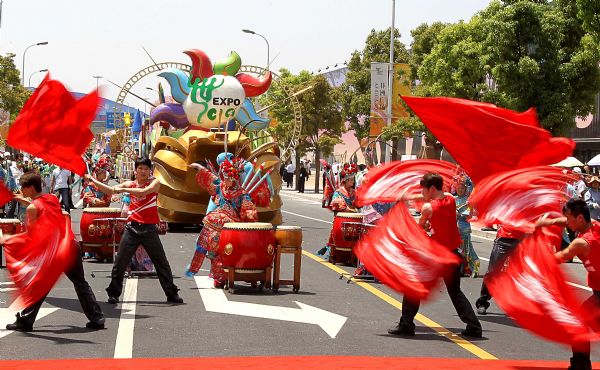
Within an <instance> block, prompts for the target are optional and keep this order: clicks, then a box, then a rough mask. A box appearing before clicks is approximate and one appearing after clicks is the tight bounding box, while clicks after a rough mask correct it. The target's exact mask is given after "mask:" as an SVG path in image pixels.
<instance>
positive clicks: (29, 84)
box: [27, 69, 48, 87]
mask: <svg viewBox="0 0 600 370" xmlns="http://www.w3.org/2000/svg"><path fill="white" fill-rule="evenodd" d="M40 72H48V70H47V69H40V70H39V71H35V72H33V73H32V74H30V75H29V83H28V84H27V86H29V87H31V76H33V75H34V74H36V73H40Z"/></svg>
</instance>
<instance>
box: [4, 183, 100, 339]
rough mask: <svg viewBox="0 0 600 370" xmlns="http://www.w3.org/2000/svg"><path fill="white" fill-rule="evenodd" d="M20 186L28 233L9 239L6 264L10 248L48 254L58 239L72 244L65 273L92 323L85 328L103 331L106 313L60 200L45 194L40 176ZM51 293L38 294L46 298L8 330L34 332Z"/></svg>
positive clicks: (24, 310) (34, 267) (7, 326)
mask: <svg viewBox="0 0 600 370" xmlns="http://www.w3.org/2000/svg"><path fill="white" fill-rule="evenodd" d="M19 183H20V185H21V192H22V195H20V194H19V195H17V196H16V199H17V200H18V201H19V202H21V203H24V204H26V205H27V210H26V223H27V230H28V231H27V232H26V233H24V234H17V235H14V236H12V237H11V238H9V239H8V240H6V248H7V264H8V262H9V259H12V258H10V257H9V253H8V251H9V250H10V249H14V248H17V249H18V250H19V251H20V252H22V251H23V250H24V249H26V248H36V247H41V248H45V250H46V253H49V249H50V244H51V243H56V242H57V241H59V240H65V241H66V242H70V243H69V244H70V246H71V247H72V248H74V249H77V250H76V251H74V253H72V257H71V258H73V261H72V263H70V264H69V267H68V269H67V270H66V271H65V274H66V275H67V277H68V278H69V280H71V282H72V283H73V287H74V288H75V292H76V293H77V298H79V303H80V304H81V308H82V309H83V312H84V313H85V315H86V317H87V318H88V320H89V322H88V323H87V324H86V325H85V326H86V327H87V328H88V329H94V330H98V329H103V328H104V323H105V319H104V314H103V313H102V309H101V308H100V305H98V302H97V301H96V296H95V295H94V291H93V290H92V288H91V287H90V285H89V284H88V282H87V281H86V280H85V275H84V272H83V264H82V262H81V252H80V251H79V248H78V247H77V245H76V242H75V238H74V235H73V233H72V232H71V230H70V229H69V228H67V227H66V220H65V216H64V215H63V213H62V209H61V205H60V203H59V202H58V198H57V197H56V196H55V195H54V194H42V178H41V177H40V175H39V174H37V173H26V174H24V175H23V176H21V178H20V179H19ZM23 196H24V197H27V198H30V199H32V201H31V202H29V201H28V200H26V199H25V198H23ZM40 228H42V229H40ZM34 231H35V232H37V233H38V235H42V237H43V240H41V239H42V238H36V237H35V236H32V234H33V233H34ZM40 260H43V259H40ZM38 261H39V260H36V261H35V262H38ZM12 264H14V265H21V264H22V261H20V260H17V261H11V265H12ZM10 268H11V266H9V269H10ZM21 268H22V270H21V272H23V273H24V274H25V273H26V272H24V270H28V271H31V270H35V269H44V268H49V267H48V266H46V265H42V266H35V265H33V264H31V265H28V266H27V267H25V268H23V267H22V266H21ZM34 275H35V274H34ZM21 277H23V276H21ZM52 284H53V282H52ZM50 288H51V286H49V287H48V290H49V289H50ZM48 290H44V291H42V292H39V294H40V295H42V296H43V297H42V299H40V300H38V301H37V302H35V303H33V304H30V305H28V306H27V307H26V308H25V309H23V311H21V312H20V313H17V320H16V321H15V322H14V323H13V324H8V325H6V329H7V330H18V331H31V330H33V323H34V322H35V319H36V317H37V314H38V312H39V311H40V308H41V307H42V304H43V303H44V299H45V298H46V297H45V295H46V294H47V293H48Z"/></svg>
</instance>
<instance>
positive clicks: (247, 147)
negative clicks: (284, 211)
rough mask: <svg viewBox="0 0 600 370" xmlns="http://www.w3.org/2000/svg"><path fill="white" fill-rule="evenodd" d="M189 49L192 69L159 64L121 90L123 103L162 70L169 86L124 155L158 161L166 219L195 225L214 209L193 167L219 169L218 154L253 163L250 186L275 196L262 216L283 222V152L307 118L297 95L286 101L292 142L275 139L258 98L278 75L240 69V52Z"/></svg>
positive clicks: (260, 209) (262, 207)
mask: <svg viewBox="0 0 600 370" xmlns="http://www.w3.org/2000/svg"><path fill="white" fill-rule="evenodd" d="M184 53H185V54H186V55H188V56H189V57H190V59H191V62H192V65H191V66H190V65H187V64H182V63H176V62H168V63H155V64H153V65H151V66H149V67H147V68H145V69H143V70H141V71H139V72H138V73H137V74H136V75H134V76H132V77H131V78H130V79H129V81H128V82H127V83H126V84H125V85H124V86H123V87H122V88H121V91H120V93H119V96H118V98H117V102H121V101H124V100H125V97H126V96H127V94H130V93H131V94H133V93H132V92H130V89H131V87H133V85H135V84H136V83H137V82H138V81H139V80H141V79H142V78H143V77H144V76H146V75H150V74H156V73H158V76H160V77H162V78H164V80H165V81H166V82H167V83H168V85H169V86H170V90H171V91H170V92H171V96H168V95H166V94H165V92H164V90H163V87H162V84H159V86H158V92H159V104H157V105H156V106H155V107H154V108H153V109H152V110H151V112H150V120H149V122H146V124H144V125H143V127H142V129H141V133H140V134H139V138H137V140H132V138H131V137H125V138H124V140H123V150H122V154H123V156H124V157H125V158H126V159H127V158H128V159H129V161H130V162H131V161H132V160H133V159H134V158H135V157H136V156H137V155H142V156H148V157H150V158H151V159H152V161H153V162H154V176H155V177H157V178H158V179H159V180H160V182H161V187H160V191H159V196H158V209H159V213H160V217H161V219H163V220H165V221H168V222H169V223H177V224H197V223H200V222H201V220H202V218H203V217H204V215H205V214H206V213H207V209H208V210H210V208H209V207H210V197H209V194H208V193H207V192H206V191H205V190H204V189H201V188H200V187H198V185H197V183H196V180H195V173H194V171H193V170H191V169H190V167H189V165H190V164H192V163H203V164H206V165H208V166H213V167H214V168H218V165H217V163H216V159H217V156H218V155H219V154H220V153H223V152H230V153H233V154H234V155H235V156H237V157H240V158H244V159H245V160H246V161H247V162H248V164H247V166H246V168H247V170H246V173H245V174H244V176H245V179H246V180H247V181H246V184H245V185H246V190H247V191H249V192H250V191H253V190H254V189H253V188H255V187H256V186H259V185H260V186H263V187H266V186H268V188H269V193H270V199H268V200H267V201H266V202H265V201H264V200H263V201H262V204H259V206H258V219H259V221H260V222H268V223H271V224H273V225H278V224H281V212H280V208H281V204H282V203H281V198H280V196H279V189H280V187H281V177H280V175H279V168H280V166H281V157H282V153H283V155H286V154H287V153H289V151H290V148H293V146H294V141H295V140H297V137H298V136H299V132H300V130H301V122H302V121H301V120H302V119H301V113H300V108H299V104H298V101H297V99H296V97H295V95H294V94H292V93H291V92H289V93H288V95H289V98H288V99H287V100H288V101H289V102H290V104H291V105H292V107H293V111H294V119H295V124H294V130H293V131H294V132H293V133H292V135H291V136H292V140H291V141H290V142H288V143H277V142H276V141H275V140H274V139H273V138H272V137H271V136H270V135H269V134H268V133H267V130H266V129H267V128H268V127H269V125H270V124H271V120H270V119H269V118H268V117H267V116H266V115H265V114H264V113H263V114H262V115H261V114H259V113H260V112H258V113H257V111H256V109H255V105H254V104H255V103H254V101H253V99H254V98H256V97H258V96H260V95H261V94H264V93H265V92H267V90H268V89H269V87H270V86H271V84H272V83H276V81H277V79H278V77H277V75H276V74H274V73H272V72H271V71H268V70H266V69H264V68H261V67H256V66H242V61H241V58H240V56H239V55H238V54H237V53H236V52H231V54H230V55H229V56H228V57H227V58H225V59H223V60H218V61H216V62H215V63H213V62H212V61H211V60H210V58H209V57H208V55H206V54H205V53H204V52H203V51H201V50H197V49H192V50H186V51H184ZM142 100H143V99H142ZM148 103H150V102H148ZM152 105H155V104H152ZM117 116H118V114H117ZM129 136H131V134H129ZM136 152H137V154H136ZM131 164H132V163H129V164H128V163H127V160H125V161H123V163H121V164H120V166H121V167H123V168H128V167H130V166H131ZM124 172H125V173H127V172H128V171H124ZM123 180H125V179H123Z"/></svg>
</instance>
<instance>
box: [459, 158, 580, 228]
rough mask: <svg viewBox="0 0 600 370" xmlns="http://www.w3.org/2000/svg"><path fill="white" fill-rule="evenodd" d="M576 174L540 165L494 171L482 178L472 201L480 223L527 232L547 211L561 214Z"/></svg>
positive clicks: (470, 199) (474, 191) (472, 194)
mask: <svg viewBox="0 0 600 370" xmlns="http://www.w3.org/2000/svg"><path fill="white" fill-rule="evenodd" d="M574 180H575V177H574V176H573V175H572V174H568V173H566V172H565V171H563V170H562V169H560V168H557V167H550V166H537V167H528V168H521V169H516V170H512V171H506V172H502V173H499V174H494V175H491V176H488V177H486V178H485V179H483V180H481V181H480V182H479V183H478V184H477V185H476V186H475V189H474V190H473V192H472V193H471V196H470V197H469V203H470V204H471V206H472V207H473V208H474V209H475V210H476V214H477V221H476V222H477V223H479V224H481V225H492V224H503V225H510V226H511V227H512V228H516V229H518V230H520V231H522V232H524V233H531V232H533V231H534V229H535V222H536V221H537V220H538V219H539V218H540V217H541V216H543V215H544V214H545V213H550V212H554V213H559V214H560V213H561V212H562V207H563V205H564V204H565V203H566V202H567V200H568V199H569V198H568V196H567V192H566V185H567V182H572V181H574Z"/></svg>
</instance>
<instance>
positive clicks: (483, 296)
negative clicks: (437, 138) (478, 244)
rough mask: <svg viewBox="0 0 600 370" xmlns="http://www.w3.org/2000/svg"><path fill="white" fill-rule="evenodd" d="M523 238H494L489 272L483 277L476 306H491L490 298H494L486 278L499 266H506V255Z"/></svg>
mask: <svg viewBox="0 0 600 370" xmlns="http://www.w3.org/2000/svg"><path fill="white" fill-rule="evenodd" d="M520 241H521V240H520V239H514V238H496V240H494V244H493V245H492V253H491V254H490V263H489V264H488V269H487V273H486V274H485V275H486V276H484V278H483V282H482V283H481V292H480V294H479V298H478V299H477V301H476V302H475V306H476V307H477V308H479V307H485V308H488V307H489V306H490V300H491V299H492V295H491V294H490V291H489V290H488V287H487V285H486V283H485V279H486V278H487V276H488V275H489V274H491V273H492V272H494V270H495V269H497V268H502V266H504V261H505V260H506V257H508V255H509V254H510V253H511V252H512V251H513V250H514V249H515V248H516V247H517V245H518V244H519V242H520Z"/></svg>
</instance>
